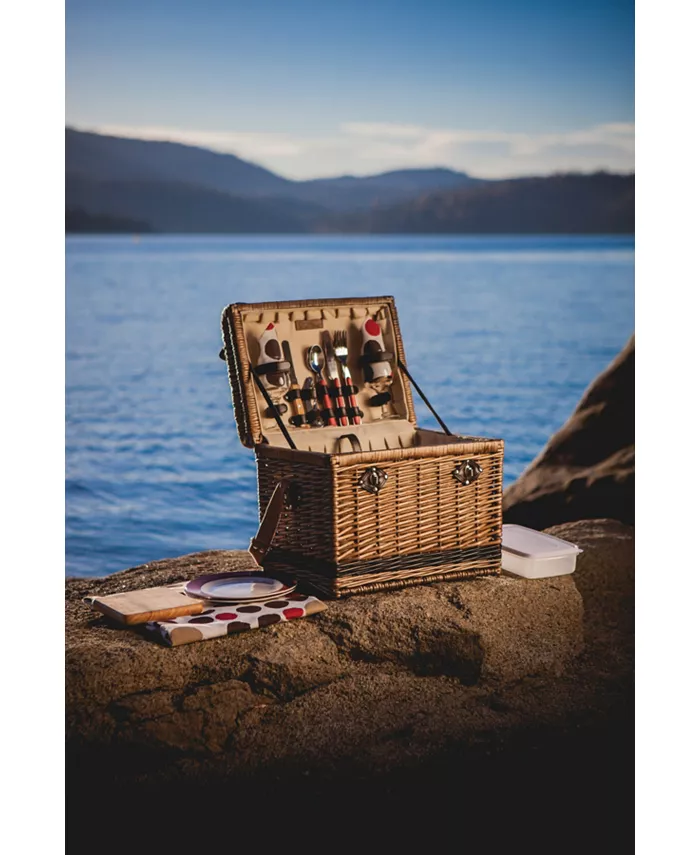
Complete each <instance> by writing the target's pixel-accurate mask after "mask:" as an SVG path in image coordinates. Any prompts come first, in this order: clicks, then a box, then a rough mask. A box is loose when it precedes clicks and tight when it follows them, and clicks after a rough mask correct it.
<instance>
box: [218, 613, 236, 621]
mask: <svg viewBox="0 0 700 855" xmlns="http://www.w3.org/2000/svg"><path fill="white" fill-rule="evenodd" d="M216 619H217V620H237V619H238V615H237V614H236V613H235V612H221V614H218V615H217V616H216Z"/></svg>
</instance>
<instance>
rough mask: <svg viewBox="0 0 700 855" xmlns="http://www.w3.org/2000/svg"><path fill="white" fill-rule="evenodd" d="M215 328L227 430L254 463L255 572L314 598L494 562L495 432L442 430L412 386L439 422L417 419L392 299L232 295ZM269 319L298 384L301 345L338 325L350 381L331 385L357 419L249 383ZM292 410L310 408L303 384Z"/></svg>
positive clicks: (482, 568) (497, 515) (256, 379)
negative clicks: (318, 422)
mask: <svg viewBox="0 0 700 855" xmlns="http://www.w3.org/2000/svg"><path fill="white" fill-rule="evenodd" d="M368 318H371V319H373V320H374V321H375V322H376V324H375V328H376V325H377V324H378V328H379V329H380V330H381V340H382V344H383V349H382V350H381V353H380V354H379V355H378V356H377V357H372V356H363V355H362V352H363V335H362V330H363V324H365V323H366V322H367V319H368ZM222 327H223V339H224V348H223V350H222V354H221V355H222V358H224V359H226V362H227V366H228V373H229V380H230V384H231V390H232V397H233V405H234V411H235V416H236V422H237V424H238V432H239V435H240V438H241V441H242V442H243V444H244V445H246V446H248V447H251V448H254V449H255V455H256V460H257V468H258V498H259V505H260V513H261V528H260V531H259V533H258V535H257V536H256V537H255V538H253V541H252V542H251V552H252V553H253V555H254V556H255V557H256V559H257V560H258V563H260V564H261V565H262V566H263V567H264V568H265V570H266V571H267V572H270V573H274V575H276V576H281V577H282V578H285V577H293V578H295V579H296V580H297V581H298V583H299V585H300V586H302V587H304V588H306V589H308V590H309V591H312V592H314V593H316V594H319V595H321V596H323V597H326V598H328V597H341V596H346V595H349V594H359V593H365V592H371V591H380V590H387V589H392V588H402V587H405V586H408V585H415V584H420V583H424V582H434V581H439V580H444V579H463V578H467V577H472V576H484V575H491V574H497V573H499V572H500V566H501V496H502V479H503V440H501V439H485V438H481V437H466V436H455V435H453V434H451V433H450V432H449V431H448V429H447V427H446V426H445V425H444V423H443V422H442V421H441V420H440V419H439V417H438V416H437V414H436V413H435V411H434V410H433V409H432V407H431V406H430V404H429V402H428V401H427V399H426V398H425V396H424V395H423V393H422V392H421V390H420V388H418V387H417V386H416V389H417V391H418V392H419V394H420V395H421V397H422V398H423V399H424V400H425V402H426V404H427V405H428V407H429V408H430V409H431V411H432V412H433V414H434V415H435V416H436V418H437V419H438V421H439V422H440V424H441V426H442V428H443V432H439V431H435V430H427V429H424V428H419V427H418V426H417V424H416V415H415V411H414V407H413V398H412V394H411V386H410V384H411V383H413V385H414V386H415V385H416V384H415V381H413V378H412V377H411V375H410V374H409V372H408V369H407V367H406V358H405V354H404V347H403V341H402V339H401V330H400V327H399V321H398V316H397V313H396V307H395V305H394V299H393V297H363V298H352V299H328V300H299V301H288V302H277V303H250V304H243V303H236V304H234V305H231V306H228V307H227V308H226V309H224V312H223V316H222ZM268 329H270V330H272V329H274V333H275V334H276V335H277V336H278V338H279V340H280V341H282V340H284V346H285V348H287V350H286V353H287V354H288V355H289V357H290V359H289V362H291V364H292V365H293V370H294V369H296V375H297V377H298V381H299V383H302V381H303V379H305V378H306V377H307V376H309V375H310V374H311V371H310V369H309V368H307V355H308V353H309V348H311V347H312V346H313V345H317V344H319V343H320V340H321V336H322V335H326V334H328V333H330V335H333V333H334V332H335V331H337V330H344V331H346V333H347V335H348V336H349V339H348V348H349V358H348V362H347V365H348V368H349V371H350V375H351V381H350V380H347V381H343V382H344V384H345V385H344V386H343V387H342V388H343V389H345V391H346V392H349V391H351V390H353V391H354V392H355V393H356V399H355V401H354V403H355V406H356V407H357V410H350V411H349V412H350V413H354V414H355V415H357V413H358V411H361V413H362V417H361V424H357V423H355V424H352V423H351V424H349V425H348V426H342V425H341V424H340V422H341V421H342V420H343V419H341V417H340V414H343V413H345V412H346V411H345V410H342V409H337V408H336V409H335V410H334V412H335V413H336V415H338V418H337V419H336V421H337V422H338V424H337V425H335V426H333V425H324V426H314V427H309V426H308V425H302V424H300V423H299V422H300V421H303V419H301V420H300V419H297V420H296V422H295V423H294V424H292V423H290V421H294V420H293V419H292V418H291V417H290V413H289V411H287V412H286V413H284V414H280V410H284V409H285V406H284V405H282V406H278V403H277V402H275V401H274V400H273V399H272V398H271V395H270V393H269V390H268V389H266V386H265V383H263V382H261V379H263V380H264V374H262V375H261V373H260V372H261V369H260V367H259V363H260V360H261V354H262V350H263V346H262V344H261V343H260V342H261V337H263V336H264V334H265V331H266V330H268ZM287 343H288V344H287ZM380 358H381V359H384V360H388V361H392V362H393V365H394V370H393V371H392V373H391V375H390V376H389V379H388V380H387V381H386V382H387V383H389V384H390V385H389V386H388V392H387V393H386V394H385V395H384V398H383V399H379V398H378V397H377V392H376V389H377V387H376V385H373V384H371V383H369V382H368V377H370V378H371V376H372V362H373V361H374V362H376V361H377V359H380ZM368 365H369V371H368ZM286 366H287V363H286V362H284V360H283V361H282V362H280V363H278V366H274V367H275V368H277V367H279V368H280V369H286ZM263 367H264V366H263ZM351 382H352V385H350V383H351ZM307 384H308V381H307ZM296 388H298V387H296ZM301 394H302V393H299V392H296V393H292V392H290V391H287V392H286V393H285V399H286V400H287V401H291V400H294V395H297V396H299V395H301ZM310 394H311V395H312V396H313V395H314V392H311V393H310ZM389 396H390V404H389V405H388V406H387V405H384V404H383V405H381V406H378V405H377V402H378V400H385V399H386V398H388V397H389ZM346 398H348V400H349V395H346ZM277 401H278V402H281V399H280V398H278V399H277ZM341 403H343V402H342V401H341ZM345 403H348V402H347V401H346V402H345ZM333 404H334V405H336V404H337V401H334V402H333ZM304 407H305V408H307V407H308V408H309V409H310V410H311V409H313V407H314V404H313V402H311V403H309V402H308V395H307V398H306V402H305V404H304ZM348 407H349V403H348ZM326 412H327V411H326ZM310 417H311V416H310V415H309V416H305V418H310ZM316 417H317V418H318V411H317V412H316ZM348 421H351V419H348ZM354 421H355V422H357V421H359V418H357V419H354Z"/></svg>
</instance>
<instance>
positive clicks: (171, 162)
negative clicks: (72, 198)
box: [66, 128, 293, 196]
mask: <svg viewBox="0 0 700 855" xmlns="http://www.w3.org/2000/svg"><path fill="white" fill-rule="evenodd" d="M66 175H75V176H80V177H81V178H91V179H93V180H96V181H177V182H181V181H182V182H186V183H187V184H193V185H199V186H201V187H207V188H209V189H211V190H217V191H218V192H220V193H235V194H237V195H242V196H246V195H252V196H258V195H273V196H274V195H277V194H279V193H280V191H281V190H282V189H283V188H285V187H286V185H288V184H292V183H293V182H291V181H287V179H285V178H281V177H280V176H279V175H275V174H274V172H269V171H268V170H267V169H263V167H262V166H256V165H255V164H254V163H248V161H246V160H241V158H240V157H236V156H235V155H233V154H217V153H216V152H214V151H209V150H208V149H204V148H196V147H195V146H189V145H181V144H180V143H172V142H153V141H151V140H134V139H126V138H124V137H110V136H104V135H102V134H92V133H86V132H84V131H76V130H73V129H72V128H66Z"/></svg>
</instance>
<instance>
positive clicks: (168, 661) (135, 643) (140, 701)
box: [66, 552, 583, 751]
mask: <svg viewBox="0 0 700 855" xmlns="http://www.w3.org/2000/svg"><path fill="white" fill-rule="evenodd" d="M195 560H196V565H197V566H196V570H195V573H201V572H217V571H220V570H221V569H222V568H224V567H226V568H229V569H233V568H236V569H238V568H240V567H242V566H251V561H250V558H249V556H248V555H247V553H241V552H210V553H200V554H198V555H196V556H184V557H182V558H178V559H168V560H165V561H160V562H156V563H154V564H151V565H146V566H145V567H137V568H134V569H132V570H127V571H124V572H123V573H117V574H115V575H114V576H111V577H109V578H108V579H105V580H97V581H94V582H92V583H89V584H86V583H85V582H82V581H76V580H74V581H71V582H69V583H68V591H69V593H68V626H67V639H68V644H67V690H66V701H67V709H68V723H69V730H70V733H71V736H72V737H73V738H78V739H80V740H87V741H90V742H92V741H98V742H105V741H107V742H109V741H112V740H115V739H116V740H120V741H127V742H128V741H134V740H136V741H147V742H149V743H150V744H151V745H153V744H155V743H158V742H162V743H163V744H164V745H166V746H169V747H177V748H180V749H182V750H184V751H190V750H193V751H195V750H200V749H207V748H208V749H210V750H219V749H220V748H221V747H222V746H223V745H224V744H225V743H226V742H227V740H228V739H230V738H232V735H233V733H234V731H235V728H236V724H237V721H238V719H239V717H240V716H242V715H243V714H244V713H245V712H246V711H248V710H250V709H257V708H259V707H261V706H266V705H268V704H271V703H279V702H285V701H291V700H293V699H294V698H296V697H298V696H300V695H304V694H305V693H307V692H309V691H310V690H312V689H317V688H319V687H321V686H325V685H327V684H334V683H335V682H336V681H338V680H340V679H341V678H343V679H346V680H348V679H351V678H352V676H353V672H354V671H356V670H357V666H358V664H361V663H372V664H375V665H377V666H391V667H393V668H394V669H395V670H396V671H397V673H398V674H400V675H401V678H404V677H405V676H406V675H409V674H413V675H416V676H419V677H425V676H434V677H438V678H453V679H454V680H456V681H457V683H459V684H463V685H465V686H470V685H475V684H477V683H479V682H483V681H487V680H488V681H492V682H493V681H509V680H515V679H518V678H520V677H524V676H527V675H533V674H547V673H553V674H561V673H563V672H564V670H565V669H566V667H567V665H568V664H569V663H570V662H571V661H572V660H573V659H574V658H575V657H576V655H577V654H578V653H580V652H581V650H582V647H583V608H582V604H581V597H580V595H579V593H578V591H577V590H576V586H575V584H574V582H573V579H572V577H561V578H559V579H548V580H534V581H532V580H531V581H525V580H522V579H517V578H515V577H506V576H501V577H489V578H484V579H477V580H473V581H466V582H465V581H462V582H450V583H443V584H438V585H425V586H419V587H414V588H408V589H406V590H403V591H397V592H394V593H391V594H386V593H384V594H371V595H367V596H363V597H355V598H350V599H348V600H344V601H339V602H334V603H331V604H329V608H328V610H327V611H326V612H323V613H321V614H319V615H317V616H314V617H310V618H305V619H303V620H299V621H293V622H290V623H285V624H281V625H279V626H275V627H269V628H267V629H265V630H258V631H255V632H252V633H249V634H246V635H245V636H236V637H235V638H228V637H226V638H221V639H215V640H213V641H207V642H199V643H196V644H190V645H183V646H180V647H176V648H172V649H169V648H165V647H163V646H161V645H159V644H157V643H155V642H154V641H152V640H151V639H150V638H147V637H145V636H143V635H142V634H140V633H137V632H134V631H131V630H123V629H119V628H115V627H113V626H112V625H111V624H110V623H109V622H108V621H107V620H106V619H104V618H101V617H99V616H96V613H95V612H93V611H92V610H91V609H90V607H89V606H87V605H85V604H84V603H83V602H82V597H83V596H85V594H86V593H91V594H94V593H97V592H99V593H100V594H105V593H111V592H114V591H117V590H126V589H135V588H139V587H147V586H149V585H153V584H161V583H167V582H171V581H176V580H178V579H183V578H188V577H191V575H192V572H193V561H195ZM384 676H385V677H386V675H384ZM363 679H364V680H365V682H366V681H367V669H365V671H363ZM331 695H333V692H331ZM226 723H228V724H226ZM226 726H228V729H229V730H228V732H224V730H222V728H223V729H225V727H226Z"/></svg>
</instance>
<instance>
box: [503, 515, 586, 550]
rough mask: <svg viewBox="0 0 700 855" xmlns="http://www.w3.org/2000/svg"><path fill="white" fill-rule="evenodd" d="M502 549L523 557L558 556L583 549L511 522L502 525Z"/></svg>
mask: <svg viewBox="0 0 700 855" xmlns="http://www.w3.org/2000/svg"><path fill="white" fill-rule="evenodd" d="M503 549H505V550H507V551H508V552H512V553H514V554H515V555H522V556H523V557H524V558H559V557H561V556H562V555H570V554H571V553H576V554H578V553H579V552H582V551H583V550H581V549H579V548H578V546H576V545H575V544H574V543H569V542H568V541H566V540H561V538H559V537H554V536H553V535H551V534H545V533H544V532H542V531H536V530H535V529H534V528H525V526H524V525H514V524H513V523H506V524H505V525H504V526H503Z"/></svg>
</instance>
